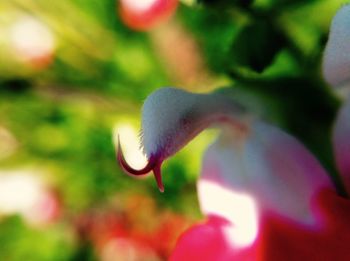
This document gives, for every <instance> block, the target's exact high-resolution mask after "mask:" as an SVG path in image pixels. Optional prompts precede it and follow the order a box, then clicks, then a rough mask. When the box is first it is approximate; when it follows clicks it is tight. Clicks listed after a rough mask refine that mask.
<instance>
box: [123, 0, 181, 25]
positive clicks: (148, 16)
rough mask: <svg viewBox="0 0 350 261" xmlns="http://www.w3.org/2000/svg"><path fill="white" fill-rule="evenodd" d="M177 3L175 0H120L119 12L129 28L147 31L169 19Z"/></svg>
mask: <svg viewBox="0 0 350 261" xmlns="http://www.w3.org/2000/svg"><path fill="white" fill-rule="evenodd" d="M177 5H178V1H177V0H142V1H140V0H121V1H119V14H120V16H121V19H122V21H123V23H124V24H125V25H127V26H128V27H130V28H131V29H134V30H139V31H147V30H149V29H151V28H154V27H155V26H156V25H158V24H159V23H161V22H164V21H165V20H167V19H169V18H170V17H171V15H172V14H174V12H175V10H176V7H177Z"/></svg>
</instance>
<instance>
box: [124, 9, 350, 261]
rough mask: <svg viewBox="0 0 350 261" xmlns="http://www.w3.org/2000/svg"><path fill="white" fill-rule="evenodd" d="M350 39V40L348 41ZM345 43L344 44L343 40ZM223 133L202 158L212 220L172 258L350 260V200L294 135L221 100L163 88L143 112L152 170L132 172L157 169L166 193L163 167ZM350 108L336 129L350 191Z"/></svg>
mask: <svg viewBox="0 0 350 261" xmlns="http://www.w3.org/2000/svg"><path fill="white" fill-rule="evenodd" d="M349 25H350V6H344V7H343V8H342V9H341V10H340V11H339V12H338V13H337V15H336V16H335V18H334V20H333V23H332V28H331V33H330V38H329V41H328V44H327V48H326V51H325V57H324V75H325V78H326V80H327V81H328V82H329V83H330V84H331V85H333V86H338V85H339V84H340V85H342V86H346V85H348V84H350V82H349V79H350V77H349V76H350V57H349V58H348V57H346V55H345V56H344V51H346V50H347V49H348V48H349V47H348V46H349V45H350V38H349V36H348V35H350V34H349V33H350V29H348V28H350V27H349ZM348 38H349V39H348ZM344 41H346V44H345V43H344ZM215 124H217V125H219V126H220V127H221V129H222V132H221V135H220V137H219V138H218V139H217V140H216V141H215V142H214V144H212V145H211V146H210V147H209V148H208V150H207V152H206V153H205V156H204V159H203V167H202V172H201V177H200V178H199V180H198V183H197V188H198V196H199V203H200V208H201V211H202V213H203V214H204V215H206V217H207V220H206V221H205V222H204V223H202V224H198V225H196V226H194V227H192V228H190V229H189V230H188V231H186V232H185V233H184V234H183V235H182V236H181V237H180V239H179V241H178V243H177V246H176V248H175V250H174V252H173V255H172V257H171V259H170V260H201V261H204V260H219V261H220V260H269V261H270V260H350V251H348V244H349V243H348V242H349V240H350V226H349V225H348V221H347V220H349V219H350V201H349V200H347V199H344V198H342V197H340V196H338V195H337V193H336V191H335V188H334V186H333V184H332V182H331V181H330V179H329V176H328V174H327V173H326V171H325V170H324V169H323V167H322V166H321V165H320V163H319V162H318V161H317V159H316V158H315V157H314V156H313V155H312V154H311V153H310V152H309V151H308V150H307V149H306V148H305V147H304V146H303V145H302V144H301V143H300V142H299V141H298V140H296V139H295V138H293V137H292V136H291V135H289V134H287V133H286V132H284V131H282V130H280V129H279V128H276V127H274V126H272V125H270V124H268V123H265V122H263V121H260V120H258V119H255V118H253V117H252V116H250V115H249V114H248V113H247V112H246V110H245V109H244V107H243V106H241V105H240V104H237V103H235V102H234V101H232V100H230V99H229V98H228V97H225V96H221V95H219V94H215V93H214V94H191V93H187V92H185V91H181V90H177V89H173V88H163V89H160V90H158V91H157V92H155V93H153V94H152V95H150V96H149V97H148V98H147V100H146V102H145V104H144V107H143V118H142V130H143V136H142V137H143V141H142V144H143V147H144V150H145V153H146V155H147V156H148V158H149V163H148V164H147V166H146V167H145V168H144V169H142V170H135V169H133V168H132V167H130V166H129V165H128V164H127V162H126V161H125V159H124V157H123V154H122V152H121V149H120V147H119V150H118V160H119V162H120V164H121V166H122V168H123V169H124V170H125V171H126V172H128V173H129V174H131V175H143V174H147V173H148V172H150V171H153V173H154V175H155V177H156V180H157V184H158V187H159V189H160V190H161V191H163V190H164V187H163V184H162V180H161V165H162V163H163V161H164V160H165V159H167V158H168V157H170V156H172V155H173V154H175V153H176V152H177V151H178V150H180V149H181V148H182V147H183V146H185V145H186V144H187V143H188V142H189V141H190V140H191V139H193V138H194V137H195V136H196V135H197V134H198V133H199V132H201V131H202V130H203V129H205V128H207V127H208V126H211V125H215ZM348 133H350V102H349V101H347V102H345V105H344V107H343V108H342V109H341V111H340V113H339V115H338V118H337V120H336V123H335V127H334V133H333V141H334V142H333V143H334V148H335V157H336V161H337V166H338V168H339V172H340V174H341V175H342V178H343V179H344V181H345V185H346V189H347V190H348V191H350V163H349V162H350V161H349V160H348V159H349V158H350V139H349V138H348Z"/></svg>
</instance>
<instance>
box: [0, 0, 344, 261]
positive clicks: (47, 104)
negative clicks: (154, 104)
mask: <svg viewBox="0 0 350 261" xmlns="http://www.w3.org/2000/svg"><path fill="white" fill-rule="evenodd" d="M134 1H135V0H134ZM139 1H141V2H142V0H139ZM158 1H162V0H158ZM125 2H127V1H121V2H119V1H112V0H103V1H98V0H84V1H82V0H70V1H66V0H63V1H54V2H53V1H51V2H50V1H45V0H4V1H1V2H0V259H1V260H108V261H109V260H126V261H128V260H166V258H167V257H168V255H169V253H170V252H171V249H172V247H173V245H174V243H175V240H176V238H177V237H178V235H179V234H180V233H181V232H182V231H184V229H185V228H186V227H188V226H189V225H190V224H192V223H193V222H195V221H196V220H199V219H201V215H200V213H199V209H198V204H197V199H196V191H195V182H196V179H197V177H198V175H199V172H200V165H201V155H202V153H203V151H204V150H205V147H206V146H207V145H208V144H210V142H211V141H212V140H213V138H215V134H216V131H215V130H211V131H205V132H204V133H202V134H201V135H200V136H199V137H198V138H196V139H195V140H194V141H193V142H191V143H190V145H189V146H188V147H186V148H185V149H184V150H183V151H181V152H180V153H179V154H178V155H176V156H175V157H174V158H172V159H170V160H169V161H167V162H166V164H164V167H163V173H164V184H165V193H164V194H161V193H159V191H158V189H157V187H156V184H155V181H154V180H153V178H147V179H145V180H142V181H140V180H135V179H132V178H130V177H129V176H127V175H125V174H123V173H122V172H121V170H120V168H119V167H118V165H117V162H116V160H115V144H116V134H117V133H119V135H120V136H121V141H122V146H123V148H124V151H125V153H126V157H127V160H128V161H129V162H130V163H131V164H133V165H134V166H139V167H141V165H142V164H143V162H144V160H145V159H144V157H143V156H142V154H141V153H140V151H139V149H138V133H139V129H140V108H141V106H142V102H143V100H144V99H145V98H146V97H147V95H148V94H150V93H151V92H152V91H154V90H156V89H158V88H161V87H163V86H176V87H179V88H183V89H186V90H189V91H193V92H209V91H213V90H217V89H220V90H223V91H227V90H228V93H229V95H232V96H235V97H236V98H237V99H239V100H240V102H242V103H244V104H245V105H246V106H247V107H249V108H251V110H252V111H253V112H255V113H258V114H260V115H261V116H262V117H264V118H266V119H267V120H269V121H272V122H274V123H275V124H277V125H279V126H281V127H282V128H284V129H286V130H288V131H289V132H291V133H293V134H294V135H296V136H297V137H298V138H299V139H301V140H302V141H303V142H304V143H305V144H306V145H307V146H308V147H309V148H310V149H311V150H312V151H313V152H314V153H315V154H316V155H317V156H318V157H319V159H320V160H321V161H322V163H323V164H324V165H325V166H326V167H327V168H328V169H329V170H330V171H331V172H332V170H333V165H334V164H333V160H332V158H331V151H330V142H329V138H328V135H329V130H330V127H331V124H332V121H333V119H334V115H335V113H336V110H337V109H338V106H339V100H338V98H337V97H335V96H334V95H333V94H332V93H331V91H330V89H329V88H328V87H327V86H326V85H325V83H324V82H323V80H322V75H321V73H320V64H321V60H322V50H323V48H324V45H325V42H326V40H327V34H328V30H329V25H330V21H331V18H332V16H333V15H334V13H335V12H336V10H337V9H338V8H339V7H340V5H341V4H342V3H344V1H340V0H308V1H306V0H305V1H301V0H294V1H292V0H256V1H248V0H236V1H233V0H232V1H229V0H227V1H226V0H220V1H210V0H202V1H198V2H195V1H183V2H180V3H178V5H177V7H176V8H173V9H171V10H170V11H169V10H168V11H167V12H168V13H167V14H166V15H164V16H163V17H162V18H161V19H159V21H158V20H157V22H156V23H155V24H152V25H150V26H148V25H145V26H144V27H142V28H141V29H140V28H138V27H135V26H133V25H132V24H131V25H130V23H129V24H128V22H126V21H125V13H124V16H123V13H122V11H121V10H122V6H123V5H125ZM136 2H137V1H136ZM146 2H147V1H146ZM148 2H149V1H148ZM174 2H175V3H176V1H174ZM157 12H158V13H161V12H162V9H159V10H158V11H157ZM152 15H154V16H156V15H157V13H153V14H152ZM123 17H124V18H123ZM129 18H130V17H129ZM123 19H124V20H123ZM139 23H140V22H139ZM141 23H142V21H141ZM220 90H219V91H220ZM334 179H335V180H337V178H336V176H334Z"/></svg>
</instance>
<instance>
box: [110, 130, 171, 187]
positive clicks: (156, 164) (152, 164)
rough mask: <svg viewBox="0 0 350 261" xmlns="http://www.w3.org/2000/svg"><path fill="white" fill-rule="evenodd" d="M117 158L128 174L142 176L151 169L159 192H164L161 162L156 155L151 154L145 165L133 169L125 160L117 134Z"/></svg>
mask: <svg viewBox="0 0 350 261" xmlns="http://www.w3.org/2000/svg"><path fill="white" fill-rule="evenodd" d="M117 159H118V163H119V165H120V167H121V168H122V170H123V171H124V172H125V173H126V174H128V175H130V176H142V175H146V174H147V173H149V172H150V171H153V174H154V177H155V179H156V181H157V185H158V188H159V191H160V192H164V185H163V182H162V173H161V164H162V163H161V162H160V161H159V160H158V158H157V157H155V156H153V155H151V157H150V158H149V160H148V163H147V165H146V166H145V167H144V168H142V169H134V168H133V167H131V166H130V165H129V164H128V163H127V162H126V160H125V158H124V154H123V151H122V148H121V145H120V140H119V135H118V150H117Z"/></svg>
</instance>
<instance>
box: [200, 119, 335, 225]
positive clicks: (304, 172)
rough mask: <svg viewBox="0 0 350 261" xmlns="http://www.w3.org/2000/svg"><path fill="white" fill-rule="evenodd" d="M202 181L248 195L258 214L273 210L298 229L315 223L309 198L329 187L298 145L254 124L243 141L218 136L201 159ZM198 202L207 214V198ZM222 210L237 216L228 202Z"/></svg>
mask: <svg viewBox="0 0 350 261" xmlns="http://www.w3.org/2000/svg"><path fill="white" fill-rule="evenodd" d="M201 180H207V181H208V180H209V181H211V182H214V183H216V184H218V185H220V186H222V187H224V188H226V189H229V190H231V191H232V192H233V193H239V194H245V195H250V196H251V197H252V198H253V199H254V200H255V203H256V204H257V207H258V210H259V211H261V212H264V211H273V212H274V213H277V214H279V215H283V216H284V217H287V218H290V219H292V220H294V221H297V222H301V223H303V224H311V223H312V222H313V221H314V220H313V216H312V214H311V210H310V201H311V198H312V197H313V195H315V193H317V192H318V191H319V190H320V189H322V188H326V187H328V188H332V185H331V182H330V180H329V178H328V176H327V174H326V172H325V171H324V169H323V168H322V167H321V165H320V164H319V163H318V161H317V160H316V159H315V158H314V157H313V156H312V154H311V153H309V152H308V151H307V149H306V148H305V147H304V146H303V145H302V144H300V143H299V142H298V141H297V140H296V139H295V138H293V137H292V136H290V135H288V134H286V133H285V132H283V131H281V130H279V129H278V128H275V127H273V126H271V125H268V124H265V123H261V122H256V123H254V124H253V125H252V127H251V129H250V132H249V133H248V134H247V135H246V136H245V137H244V136H242V137H241V138H239V137H238V138H236V139H234V138H232V136H230V135H229V136H227V135H225V136H224V135H223V137H221V139H219V140H218V141H216V142H215V143H214V144H213V145H212V146H211V147H210V148H209V149H208V151H207V153H206V155H205V157H204V163H203V170H202V177H201ZM200 202H201V205H202V206H203V207H202V209H206V210H205V212H206V213H209V212H210V211H209V210H208V208H206V207H205V206H206V205H207V197H203V195H202V194H200ZM225 205H226V208H227V210H229V211H232V212H239V211H241V209H239V208H236V209H235V208H233V205H232V204H231V202H229V201H227V202H225ZM213 211H214V212H216V214H217V215H219V216H222V215H224V216H226V214H225V213H223V212H220V211H217V210H213Z"/></svg>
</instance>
